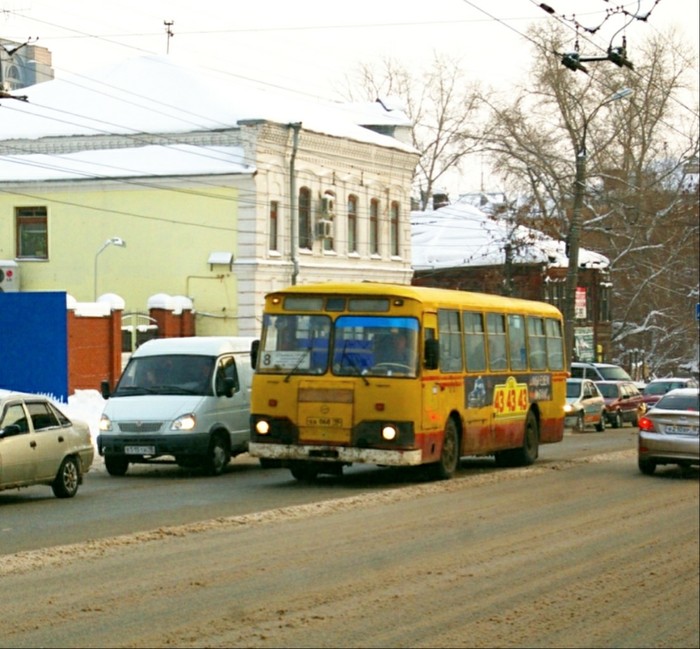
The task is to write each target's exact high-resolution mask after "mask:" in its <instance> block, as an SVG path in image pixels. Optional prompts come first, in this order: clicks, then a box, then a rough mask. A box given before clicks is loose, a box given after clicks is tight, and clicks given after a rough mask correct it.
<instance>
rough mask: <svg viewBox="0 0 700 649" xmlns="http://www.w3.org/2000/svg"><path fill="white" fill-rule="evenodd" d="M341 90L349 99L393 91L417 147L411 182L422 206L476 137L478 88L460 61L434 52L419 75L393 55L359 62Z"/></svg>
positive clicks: (381, 95)
mask: <svg viewBox="0 0 700 649" xmlns="http://www.w3.org/2000/svg"><path fill="white" fill-rule="evenodd" d="M347 83H348V89H347V91H346V92H345V93H344V94H345V95H346V97H347V98H348V99H350V100H359V99H362V100H365V101H366V100H369V101H375V100H377V99H382V98H387V97H398V98H399V99H400V100H401V102H402V104H403V108H404V110H405V112H406V115H407V116H408V118H409V119H410V121H411V124H412V130H411V132H412V140H413V142H412V143H413V146H414V147H415V148H416V149H417V150H418V151H419V152H420V160H419V162H418V166H417V169H416V177H415V182H414V184H415V186H416V188H417V189H418V191H419V192H420V196H421V209H425V208H426V206H427V204H428V202H429V201H430V199H431V198H432V195H433V193H434V191H435V189H436V188H437V187H438V186H439V183H440V181H441V179H444V176H445V174H446V173H447V172H452V171H455V170H456V171H460V170H461V166H462V164H463V162H464V159H465V158H466V156H468V155H469V154H470V153H473V152H474V151H475V149H476V146H477V143H478V141H479V139H480V137H481V127H480V126H479V124H480V122H482V121H483V119H482V114H481V112H480V108H481V106H482V92H481V90H480V88H479V86H478V84H473V83H472V84H470V83H468V82H467V81H466V80H465V79H464V76H463V74H462V72H461V70H460V66H459V63H458V62H457V61H456V60H454V59H451V58H449V57H447V56H443V55H439V54H435V56H434V58H433V60H432V62H431V63H430V64H429V66H428V67H427V69H426V70H425V71H424V72H423V73H422V74H421V75H419V76H418V77H415V76H413V75H412V74H410V73H409V72H408V70H407V69H406V68H405V67H403V66H402V65H400V64H399V63H397V62H396V61H394V60H392V59H385V60H383V61H382V62H381V64H380V65H379V66H373V65H370V64H361V65H360V67H359V69H358V71H357V73H356V75H355V79H354V80H353V79H351V80H348V82H347Z"/></svg>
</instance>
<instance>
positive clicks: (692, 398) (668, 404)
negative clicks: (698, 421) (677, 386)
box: [656, 394, 700, 412]
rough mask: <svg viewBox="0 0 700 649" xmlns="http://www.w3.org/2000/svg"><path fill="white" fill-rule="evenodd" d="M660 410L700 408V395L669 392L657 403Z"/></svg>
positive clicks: (693, 409)
mask: <svg viewBox="0 0 700 649" xmlns="http://www.w3.org/2000/svg"><path fill="white" fill-rule="evenodd" d="M656 407H657V408H658V409H659V410H688V411H691V412H698V411H699V410H700V397H699V396H698V395H697V394H667V395H666V396H665V397H661V399H660V400H659V402H658V403H657V404H656Z"/></svg>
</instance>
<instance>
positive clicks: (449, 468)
mask: <svg viewBox="0 0 700 649" xmlns="http://www.w3.org/2000/svg"><path fill="white" fill-rule="evenodd" d="M443 437H444V439H443V441H442V453H440V459H439V460H438V461H437V462H436V463H435V464H433V465H432V467H431V468H432V471H431V473H432V477H433V478H434V479H436V480H448V479H449V478H451V477H452V476H453V475H454V473H455V471H456V470H457V465H458V464H459V440H458V439H457V424H455V420H454V419H452V417H450V418H449V419H448V420H447V423H446V424H445V432H444V433H443Z"/></svg>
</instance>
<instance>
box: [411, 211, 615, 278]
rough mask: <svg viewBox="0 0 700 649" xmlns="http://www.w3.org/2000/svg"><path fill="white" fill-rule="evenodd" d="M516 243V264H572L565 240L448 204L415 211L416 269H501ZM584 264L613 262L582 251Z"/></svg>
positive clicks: (413, 251) (597, 265)
mask: <svg viewBox="0 0 700 649" xmlns="http://www.w3.org/2000/svg"><path fill="white" fill-rule="evenodd" d="M507 243H510V245H511V250H512V259H513V262H514V263H516V264H527V263H542V264H545V265H547V266H552V267H558V268H565V267H567V266H568V265H569V260H568V258H567V256H566V252H565V244H564V242H563V241H557V240H556V239H552V238H551V237H547V236H545V235H544V234H542V233H541V232H537V231H536V230H532V229H530V228H527V227H524V226H520V225H517V226H515V227H513V226H512V224H511V223H509V222H508V221H507V220H506V219H498V220H495V219H492V218H490V217H489V216H487V215H486V214H484V213H483V212H481V211H480V210H478V209H477V208H475V207H473V206H471V205H469V204H467V203H457V204H454V205H447V206H445V207H441V208H439V209H437V210H434V211H431V212H411V254H412V264H411V265H412V266H413V269H414V270H435V269H440V268H456V267H461V266H500V265H503V263H504V262H505V251H504V249H505V246H506V244H507ZM579 264H580V266H582V267H585V268H607V267H608V266H609V264H610V262H609V260H608V259H607V257H604V256H603V255H600V254H598V253H595V252H591V251H588V250H584V249H580V251H579Z"/></svg>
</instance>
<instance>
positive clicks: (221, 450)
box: [204, 434, 231, 475]
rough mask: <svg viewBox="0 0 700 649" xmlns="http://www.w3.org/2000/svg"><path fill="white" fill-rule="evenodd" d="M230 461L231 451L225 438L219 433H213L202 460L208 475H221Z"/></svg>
mask: <svg viewBox="0 0 700 649" xmlns="http://www.w3.org/2000/svg"><path fill="white" fill-rule="evenodd" d="M230 461H231V451H230V450H229V447H228V444H227V443H226V439H225V438H224V436H223V435H221V434H216V435H213V436H212V438H211V441H210V442H209V450H208V451H207V457H206V460H205V462H204V468H205V470H206V472H207V473H208V474H209V475H221V474H222V473H223V472H224V469H225V468H226V466H227V465H228V463H229V462H230Z"/></svg>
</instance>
